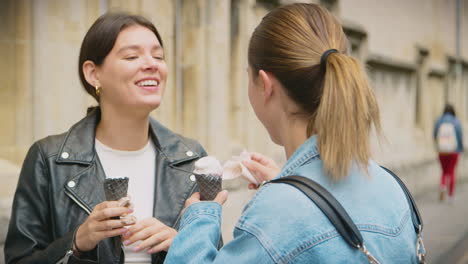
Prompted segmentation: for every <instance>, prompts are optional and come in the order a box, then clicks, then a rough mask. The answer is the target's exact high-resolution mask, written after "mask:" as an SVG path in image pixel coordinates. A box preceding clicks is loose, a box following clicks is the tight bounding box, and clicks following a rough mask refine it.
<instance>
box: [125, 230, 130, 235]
mask: <svg viewBox="0 0 468 264" xmlns="http://www.w3.org/2000/svg"><path fill="white" fill-rule="evenodd" d="M131 234H132V232H130V230H127V231H126V232H125V234H124V236H130V235H131Z"/></svg>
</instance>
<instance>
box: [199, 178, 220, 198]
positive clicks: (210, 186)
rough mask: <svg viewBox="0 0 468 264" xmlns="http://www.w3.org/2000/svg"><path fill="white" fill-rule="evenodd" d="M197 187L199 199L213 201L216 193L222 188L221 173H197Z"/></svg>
mask: <svg viewBox="0 0 468 264" xmlns="http://www.w3.org/2000/svg"><path fill="white" fill-rule="evenodd" d="M195 178H196V179H197V185H198V189H199V190H200V200H201V201H213V200H214V198H215V197H216V195H218V193H219V192H220V191H221V190H222V178H221V175H213V174H197V175H195Z"/></svg>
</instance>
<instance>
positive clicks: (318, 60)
mask: <svg viewBox="0 0 468 264" xmlns="http://www.w3.org/2000/svg"><path fill="white" fill-rule="evenodd" d="M346 47H347V39H346V36H345V34H344V33H343V29H342V27H341V25H340V24H339V22H338V21H337V19H336V18H335V17H333V15H332V14H330V13H329V12H328V11H327V10H326V9H324V8H322V7H320V6H318V5H315V4H292V5H286V6H283V7H280V8H278V9H275V10H273V11H271V12H270V13H269V14H267V15H266V16H265V17H264V18H263V20H262V21H261V23H260V24H259V25H258V26H257V28H256V29H255V31H254V32H253V34H252V37H251V39H250V44H249V50H248V62H249V68H248V74H249V92H248V94H249V100H250V103H251V105H252V107H253V109H254V111H255V114H256V115H257V117H258V119H259V120H260V121H261V122H262V124H263V125H264V126H265V128H266V129H267V131H268V133H269V135H270V137H271V139H272V141H273V142H274V143H276V144H278V145H281V146H283V147H284V150H285V154H286V157H287V162H286V164H285V165H284V166H283V167H282V168H281V169H279V168H278V167H277V166H276V164H275V163H274V162H273V161H271V159H269V158H267V157H265V156H263V155H261V154H258V153H255V154H252V161H251V162H248V163H245V165H246V167H247V168H248V169H249V170H250V171H251V172H253V173H255V174H256V175H257V176H259V177H262V178H263V179H265V180H272V179H281V178H284V177H286V176H290V175H299V176H303V177H306V178H308V179H312V180H313V181H315V182H317V183H318V184H320V185H321V186H322V187H323V188H324V189H326V190H327V191H328V192H329V193H331V194H332V195H333V196H334V197H335V198H336V199H337V201H338V202H339V203H340V204H341V205H342V207H343V208H344V209H345V210H346V212H347V213H348V214H349V217H350V218H351V219H352V222H354V223H355V224H356V226H357V229H358V230H359V231H360V233H361V234H362V237H363V239H364V241H365V242H366V248H367V251H366V249H365V248H364V249H363V248H360V249H361V250H362V251H363V252H371V253H372V256H373V258H370V255H365V254H362V252H360V251H359V250H356V249H355V248H353V247H351V246H350V245H349V244H348V243H346V241H345V239H344V238H343V237H342V236H341V235H340V234H341V233H340V232H339V230H338V231H337V228H335V226H334V225H333V224H332V223H331V222H330V220H329V219H328V218H327V216H326V215H325V214H324V213H323V212H322V211H321V210H320V209H319V207H318V206H317V205H316V204H315V203H313V202H311V200H310V199H309V198H308V197H307V196H306V195H304V194H303V193H301V192H300V191H299V190H297V189H296V188H293V187H292V186H290V185H287V184H273V183H267V184H264V185H263V186H262V187H261V188H260V189H259V191H258V192H257V194H256V195H255V196H254V198H253V199H252V200H251V201H250V203H249V204H248V205H247V206H246V208H245V209H244V211H243V214H242V216H241V218H240V219H239V221H238V222H237V224H236V227H235V230H234V239H233V240H232V241H231V242H229V243H227V244H226V245H225V246H224V247H222V248H221V249H219V250H218V249H217V245H218V241H219V238H220V234H221V231H220V222H221V205H222V204H223V203H224V201H225V194H224V193H220V194H219V195H218V197H217V198H216V200H215V202H200V201H199V196H198V193H195V194H194V195H193V196H192V197H191V198H190V199H189V200H187V203H186V209H185V213H184V215H183V216H182V219H181V230H180V231H179V234H178V235H177V237H176V238H175V240H174V241H173V243H172V246H171V248H170V250H169V253H168V256H167V258H166V263H368V261H369V260H372V261H379V262H380V263H416V241H417V235H416V232H415V229H414V226H413V224H412V218H411V213H412V210H411V209H410V205H409V204H408V201H407V200H406V197H405V194H404V192H403V191H402V188H401V187H400V186H399V184H398V183H397V182H396V181H395V179H394V178H393V177H392V176H391V175H390V174H389V173H388V172H387V171H386V170H384V169H382V168H381V167H379V166H378V165H377V164H376V163H375V162H373V161H372V160H371V153H370V143H369V135H370V131H371V129H372V128H373V127H374V128H375V129H376V131H377V132H380V120H379V108H378V105H377V101H376V98H375V95H374V93H373V91H372V88H371V87H370V85H369V83H368V80H367V76H366V72H365V70H364V69H363V66H362V65H361V64H360V63H359V61H357V60H356V59H355V58H352V57H350V56H349V55H348V54H347V50H346ZM275 181H276V180H275ZM249 187H251V188H252V187H254V186H249ZM373 263H377V262H373Z"/></svg>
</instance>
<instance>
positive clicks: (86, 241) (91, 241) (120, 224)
mask: <svg viewBox="0 0 468 264" xmlns="http://www.w3.org/2000/svg"><path fill="white" fill-rule="evenodd" d="M131 213H133V208H128V207H125V206H122V203H120V202H119V201H107V202H102V203H100V204H98V205H96V207H94V209H93V211H92V212H91V214H90V215H89V216H88V218H87V219H86V221H85V222H84V223H83V224H81V225H80V226H79V227H78V230H77V231H76V238H75V242H76V246H77V247H78V250H79V251H90V250H92V249H94V248H95V247H96V245H97V244H98V243H99V242H100V241H101V240H103V239H106V238H109V237H115V236H118V235H121V234H123V233H125V232H126V230H127V229H125V228H124V226H127V225H131V224H133V223H129V222H128V221H122V220H120V219H112V217H120V216H125V215H128V214H131Z"/></svg>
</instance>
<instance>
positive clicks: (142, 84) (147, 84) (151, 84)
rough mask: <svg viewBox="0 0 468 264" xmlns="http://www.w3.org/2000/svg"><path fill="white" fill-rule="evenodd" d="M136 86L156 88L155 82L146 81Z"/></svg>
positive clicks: (156, 83)
mask: <svg viewBox="0 0 468 264" xmlns="http://www.w3.org/2000/svg"><path fill="white" fill-rule="evenodd" d="M137 85H138V86H156V85H158V82H157V81H156V80H146V81H141V82H138V83H137Z"/></svg>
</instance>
